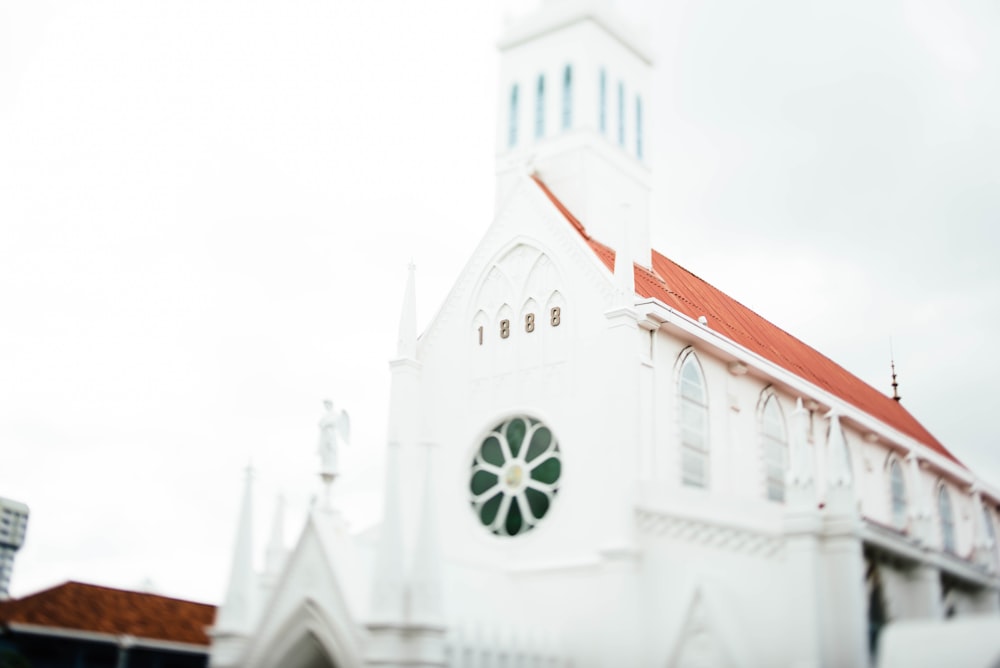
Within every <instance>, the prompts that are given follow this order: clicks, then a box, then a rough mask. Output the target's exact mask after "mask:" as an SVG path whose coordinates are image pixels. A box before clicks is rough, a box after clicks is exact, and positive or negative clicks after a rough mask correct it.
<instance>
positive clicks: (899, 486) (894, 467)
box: [889, 459, 906, 529]
mask: <svg viewBox="0 0 1000 668" xmlns="http://www.w3.org/2000/svg"><path fill="white" fill-rule="evenodd" d="M889 488H890V492H891V494H892V525H893V526H894V527H896V528H897V529H905V528H906V482H905V481H904V480H903V467H902V466H900V465H899V460H898V459H893V460H892V464H890V465H889Z"/></svg>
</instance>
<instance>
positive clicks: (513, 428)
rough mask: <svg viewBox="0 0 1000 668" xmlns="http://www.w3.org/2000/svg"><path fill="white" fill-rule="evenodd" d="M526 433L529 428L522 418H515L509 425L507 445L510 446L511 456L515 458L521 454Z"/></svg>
mask: <svg viewBox="0 0 1000 668" xmlns="http://www.w3.org/2000/svg"><path fill="white" fill-rule="evenodd" d="M525 431H527V426H526V425H525V424H524V420H522V419H521V418H514V419H513V420H511V421H510V422H509V423H507V445H509V446H510V454H511V455H512V456H514V457H517V455H518V454H519V453H520V452H521V444H522V443H524V433H525Z"/></svg>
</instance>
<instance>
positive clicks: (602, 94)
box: [597, 69, 608, 135]
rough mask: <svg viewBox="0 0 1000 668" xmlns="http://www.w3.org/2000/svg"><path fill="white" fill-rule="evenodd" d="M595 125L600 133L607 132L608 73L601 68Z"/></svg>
mask: <svg viewBox="0 0 1000 668" xmlns="http://www.w3.org/2000/svg"><path fill="white" fill-rule="evenodd" d="M597 126H598V128H599V129H600V130H601V134H602V135H603V134H607V132H608V75H607V73H606V72H605V71H604V70H603V69H602V70H601V77H600V80H599V81H598V88H597Z"/></svg>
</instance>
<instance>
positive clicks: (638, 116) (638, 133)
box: [635, 95, 642, 160]
mask: <svg viewBox="0 0 1000 668" xmlns="http://www.w3.org/2000/svg"><path fill="white" fill-rule="evenodd" d="M635 157H637V158H639V159H640V160H642V98H641V97H639V96H638V95H636V97H635Z"/></svg>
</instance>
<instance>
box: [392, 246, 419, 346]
mask: <svg viewBox="0 0 1000 668" xmlns="http://www.w3.org/2000/svg"><path fill="white" fill-rule="evenodd" d="M416 271H417V268H416V266H415V265H414V264H413V263H412V262H411V263H410V265H409V267H408V272H407V275H406V292H405V293H404V294H403V310H402V313H401V314H400V316H399V339H398V340H397V342H396V357H397V358H400V359H416V358H417V290H416V285H415V276H416Z"/></svg>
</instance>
